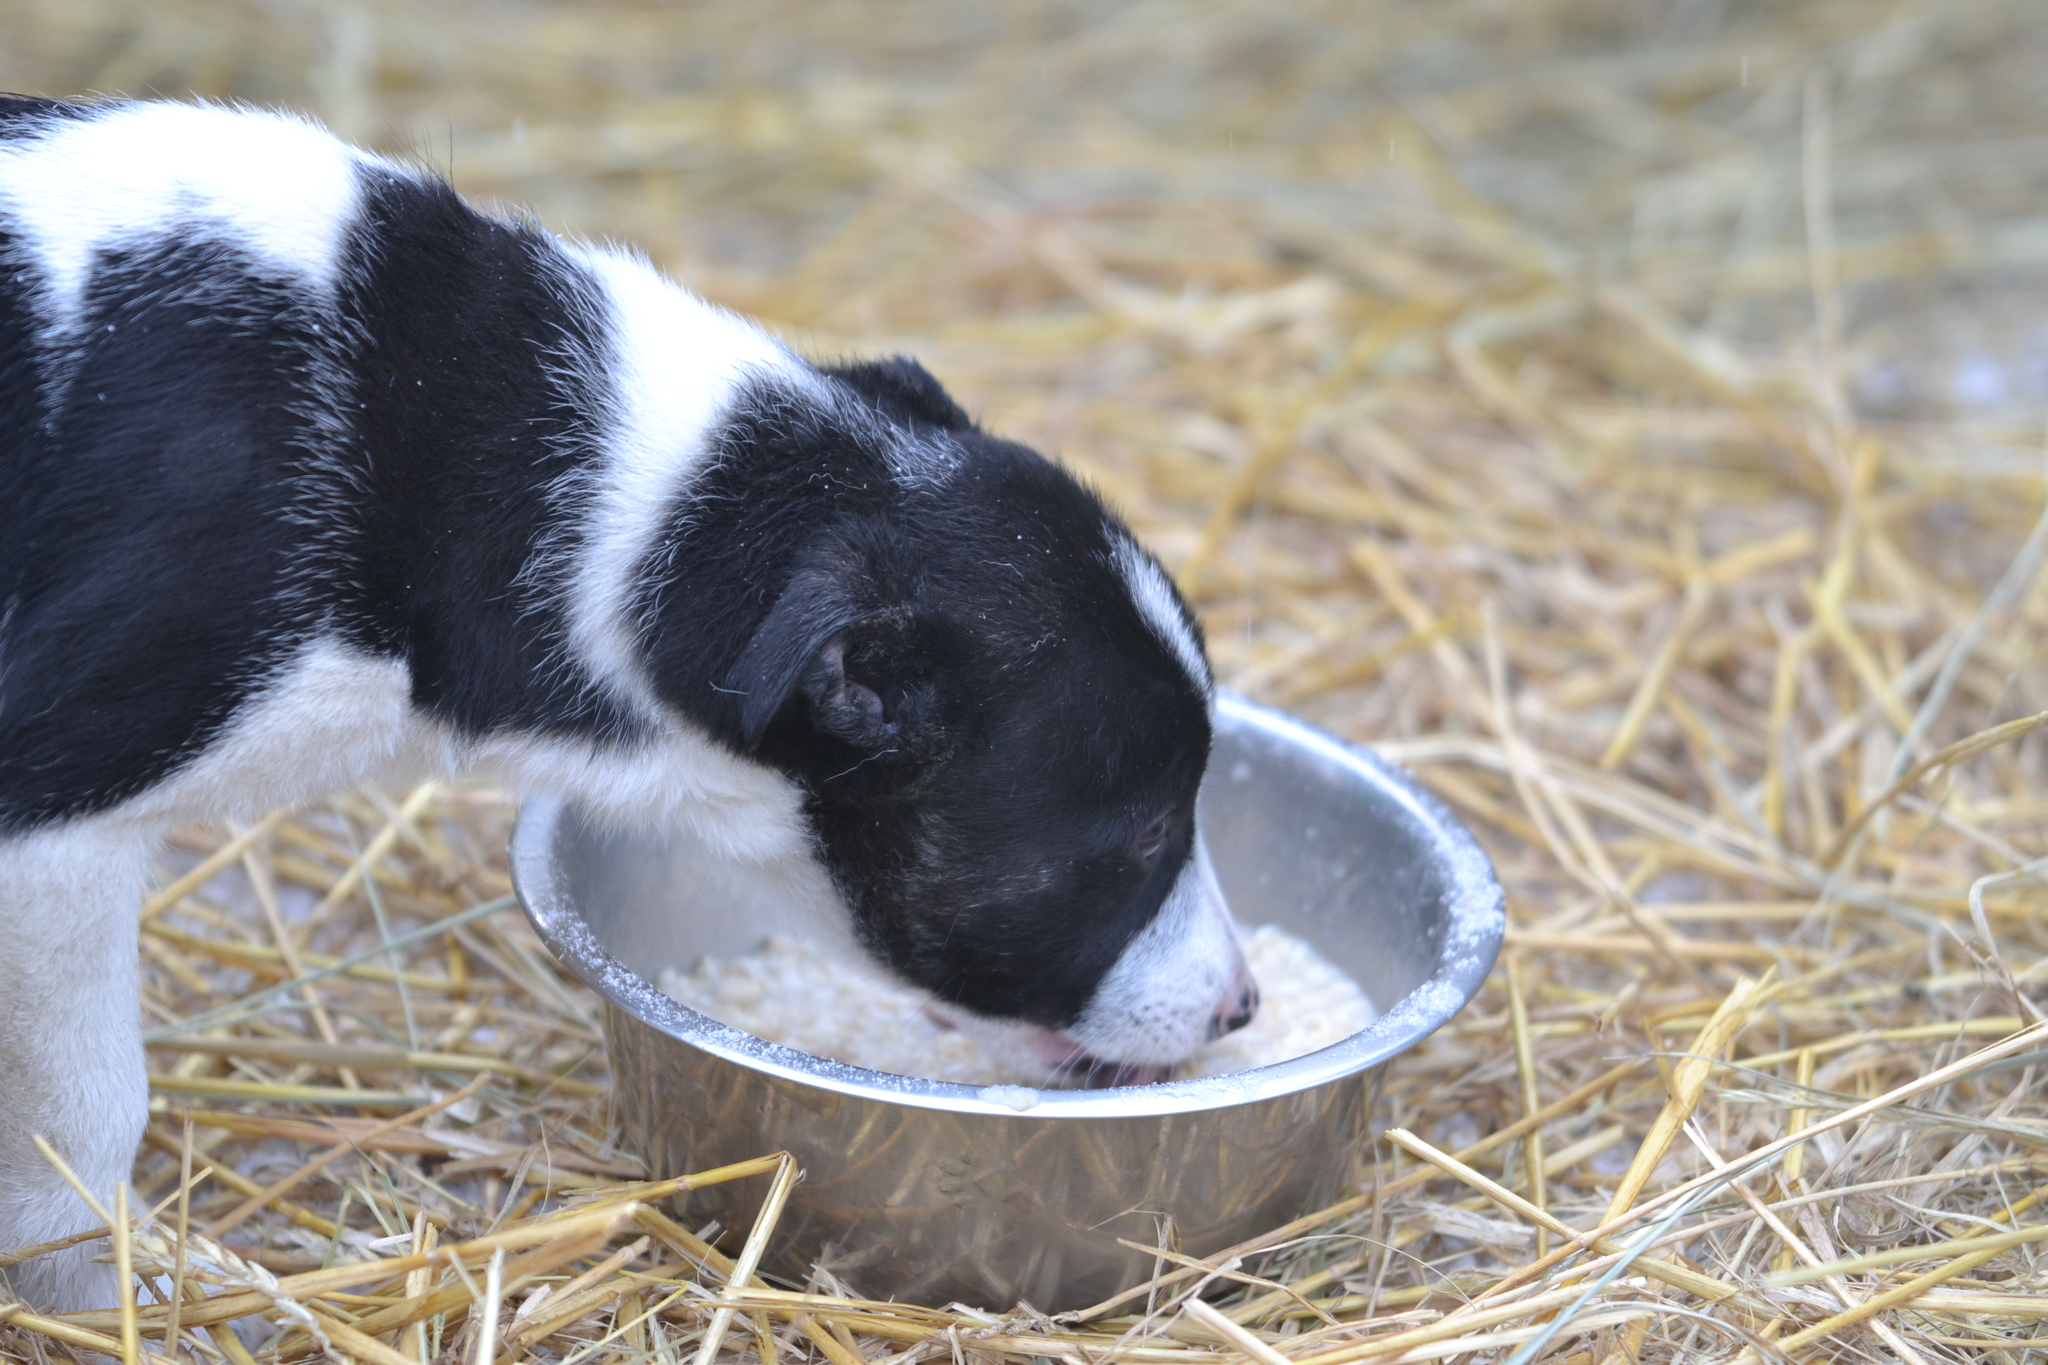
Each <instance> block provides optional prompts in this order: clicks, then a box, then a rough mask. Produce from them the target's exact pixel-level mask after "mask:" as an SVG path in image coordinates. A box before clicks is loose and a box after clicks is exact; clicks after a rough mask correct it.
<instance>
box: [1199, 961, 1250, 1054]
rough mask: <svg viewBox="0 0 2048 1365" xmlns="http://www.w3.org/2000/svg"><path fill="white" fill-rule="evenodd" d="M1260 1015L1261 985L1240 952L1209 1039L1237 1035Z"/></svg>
mask: <svg viewBox="0 0 2048 1365" xmlns="http://www.w3.org/2000/svg"><path fill="white" fill-rule="evenodd" d="M1258 1013H1259V983H1258V982H1256V981H1254V980H1253V979H1252V969H1251V967H1250V965H1249V964H1247V963H1246V962H1245V960H1244V954H1243V953H1242V952H1239V953H1238V955H1237V967H1236V970H1235V971H1233V972H1232V973H1231V977H1230V985H1229V987H1228V988H1227V989H1225V990H1224V992H1223V999H1222V1001H1221V1002H1220V1003H1219V1004H1218V1005H1217V1006H1216V1013H1215V1015H1214V1016H1213V1017H1212V1018H1211V1019H1210V1020H1209V1037H1210V1038H1211V1039H1216V1038H1221V1037H1222V1036H1223V1035H1224V1034H1226V1033H1235V1032H1237V1031H1238V1030H1239V1029H1241V1028H1243V1027H1244V1026H1245V1025H1246V1024H1249V1023H1250V1022H1251V1021H1252V1020H1253V1019H1255V1018H1257V1017H1258Z"/></svg>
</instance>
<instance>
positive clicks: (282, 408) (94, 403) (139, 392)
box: [0, 239, 321, 826]
mask: <svg viewBox="0 0 2048 1365" xmlns="http://www.w3.org/2000/svg"><path fill="white" fill-rule="evenodd" d="M7 259H8V266H7V268H8V271H9V275H10V283H11V286H12V287H11V288H10V289H9V290H7V291H4V292H0V376H4V378H0V420H4V422H5V428H4V436H0V440H4V442H5V446H4V450H0V673H4V675H5V686H6V700H7V705H6V706H5V708H4V709H0V826H22V825H25V824H33V823H38V822H40V821H43V820H47V819H51V818H55V817H58V816H62V815H68V814H78V813H82V812H84V811H89V810H97V809H103V808H105V807H107V806H111V805H113V804H116V803H117V802H119V801H121V800H123V799H125V798H127V797H128V796H131V795H133V794H135V793H136V792H139V791H141V790H143V789H144V788H146V787H148V786H149V785H151V784H152V783H154V782H156V781H158V780H159V779H161V778H162V777H164V776H165V775H166V774H168V773H169V772H170V771H171V770H173V769H174V768H175V767H176V766H177V765H178V764H179V763H180V762H182V761H183V760H185V759H186V758H188V757H190V756H191V755H192V754H193V753H195V752H197V751H198V750H199V749H200V748H201V747H203V746H204V745H205V743H206V742H207V741H208V740H209V739H210V738H211V737H212V736H213V735H214V734H215V733H216V732H217V731H218V730H219V728H220V726H221V725H222V724H223V723H224V722H225V721H226V720H227V719H228V717H229V716H230V715H231V714H232V713H233V711H234V709H235V707H236V706H237V705H239V704H240V702H241V701H242V700H243V699H244V698H245V697H246V696H247V695H248V693H249V692H250V690H251V689H252V688H253V687H254V686H255V685H256V684H257V683H258V682H259V681H260V680H261V676H262V673H263V671H264V669H265V667H266V665H267V664H268V663H269V662H270V661H271V660H272V659H273V658H274V657H275V656H276V654H277V653H278V651H279V649H280V647H281V644H282V642H284V641H285V640H286V639H287V638H288V637H290V636H291V635H292V634H293V633H294V632H295V631H296V630H299V629H301V628H302V627H303V626H304V624H305V620H304V614H303V611H301V610H299V609H297V608H295V606H294V604H292V603H291V602H289V601H287V599H286V594H285V593H284V592H283V591H282V586H283V584H284V581H285V579H286V577H287V573H288V569H289V566H290V560H291V554H292V547H293V544H294V542H295V540H297V539H298V536H299V532H298V531H297V530H296V529H295V528H294V527H293V526H292V525H291V524H290V519H289V516H288V512H289V510H290V507H289V504H290V500H291V481H290V474H291V470H292V467H293V464H294V463H295V460H296V458H297V456H298V454H299V453H300V452H302V451H303V450H304V449H305V448H306V446H307V445H308V443H309V442H311V441H312V440H313V439H314V437H313V433H312V432H311V431H310V430H309V427H308V423H307V421H306V419H305V418H304V417H303V416H302V415H301V412H300V410H299V407H298V404H299V400H300V399H301V398H302V397H303V391H302V387H301V382H300V381H301V377H302V375H303V372H304V370H305V368H306V366H307V364H308V363H309V359H310V357H311V356H313V355H314V354H315V353H316V351H317V349H318V347H319V345H320V344H321V341H320V338H319V337H318V335H317V334H315V333H313V332H312V331H311V330H310V327H309V324H310V322H311V321H312V319H311V318H310V317H309V316H308V314H307V313H306V312H305V311H304V310H303V309H301V308H300V307H298V306H297V303H296V301H295V298H294V292H293V291H292V290H291V289H290V287H289V286H287V285H285V284H283V283H281V282H279V281H276V280H268V279H265V278H263V277H262V276H261V274H260V273H259V272H258V270H257V268H256V266H255V265H254V264H253V263H252V262H251V261H250V260H248V259H247V258H246V257H243V256H241V255H239V254H238V253H237V252H235V251H234V250H233V249H232V248H229V247H227V246H224V245H222V244H219V243H215V242H207V241H205V240H203V239H201V240H194V241H191V242H186V243H177V242H172V243H167V244H164V245H158V246H154V247H149V248H144V249H141V250H138V251H134V252H124V253H119V254H116V255H112V256H108V257H103V258H102V259H101V260H100V261H98V262H97V263H96V265H95V268H94V271H93V275H92V279H91V283H90V285H89V287H88V289H87V292H86V299H85V308H84V310H83V315H82V317H81V319H80V324H79V327H78V329H77V331H76V333H75V337H76V340H75V341H74V342H73V344H71V345H69V346H66V347H63V348H61V349H60V350H58V351H57V352H56V353H55V354H53V355H47V356H43V355H39V353H38V349H37V347H36V346H35V344H34V342H33V339H32V329H33V327H34V325H35V315H34V313H33V312H32V310H31V308H30V306H29V303H28V300H27V299H25V298H24V297H23V296H22V294H21V290H20V286H21V284H22V283H23V282H24V278H25V274H26V272H25V271H24V269H23V267H22V263H21V262H20V259H19V257H18V256H17V255H15V254H14V253H13V252H11V251H10V253H9V255H8V258H7ZM30 699H41V705H39V706H38V705H24V704H23V703H24V702H27V701H29V700H30Z"/></svg>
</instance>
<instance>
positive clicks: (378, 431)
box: [342, 172, 624, 734]
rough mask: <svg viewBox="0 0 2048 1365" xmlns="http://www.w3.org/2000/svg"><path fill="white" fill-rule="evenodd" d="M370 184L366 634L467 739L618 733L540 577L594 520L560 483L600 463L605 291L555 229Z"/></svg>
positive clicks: (388, 179) (348, 315)
mask: <svg viewBox="0 0 2048 1365" xmlns="http://www.w3.org/2000/svg"><path fill="white" fill-rule="evenodd" d="M365 181H366V183H365V185H364V199H365V204H364V208H363V212H362V218H361V221H360V222H359V224H358V225H357V228H356V231H355V233H354V234H353V240H352V243H351V248H350V254H351V257H352V258H353V259H354V260H355V261H357V262H359V265H358V266H357V268H356V269H354V270H353V271H352V279H353V283H352V285H351V287H350V288H349V289H348V290H347V293H346V295H345V297H344V299H343V302H342V311H343V315H344V318H345V320H346V322H347V325H348V329H349V333H350V335H351V336H352V337H353V338H355V342H354V350H353V353H352V370H353V379H354V384H355V390H356V393H357V395H358V402H359V404H360V407H359V409H358V411H357V412H356V414H355V415H354V422H355V427H356V432H357V439H358V442H359V446H358V450H359V455H358V459H359V460H360V468H359V472H358V473H357V475H356V477H357V478H358V479H359V481H360V489H359V493H358V497H359V499H360V503H359V506H358V507H357V508H356V509H354V515H353V516H352V518H351V521H350V526H351V531H350V536H349V540H348V544H349V547H350V549H349V555H348V558H349V561H350V563H349V566H348V573H349V577H350V579H351V583H350V587H351V595H350V597H349V599H348V602H347V616H346V620H347V621H348V624H349V627H350V632H351V634H352V636H353V637H354V638H355V639H356V641H357V642H358V643H359V644H361V645H363V646H364V647H365V648H368V649H372V650H375V651H378V652H380V653H385V654H389V655H392V656H395V657H398V658H402V659H404V660H405V661H406V662H407V664H408V665H409V666H410V667H411V670H412V679H413V701H414V703H415V704H416V705H417V706H419V707H420V708H421V709H422V710H425V711H427V712H428V713H430V714H432V715H434V716H435V717H437V718H439V719H441V720H443V721H445V722H448V723H449V724H451V725H454V726H455V727H457V728H458V729H460V730H463V731H466V732H468V733H471V734H490V733H495V732H500V731H505V730H511V729H530V730H540V731H572V732H576V733H583V734H592V733H600V732H603V733H618V732H620V731H622V730H623V728H624V721H623V719H622V717H621V716H620V715H619V714H618V713H617V712H616V711H615V710H613V709H612V708H610V707H608V706H607V705H606V704H605V703H604V702H603V701H602V700H601V698H600V696H599V694H598V693H597V691H596V690H595V689H594V688H593V687H592V686H591V685H590V683H589V680H588V679H586V678H584V677H583V676H581V674H580V673H578V672H577V671H576V670H575V669H574V668H573V667H571V666H570V664H569V662H568V658H567V653H566V644H565V640H564V632H565V627H564V623H563V618H562V613H561V610H560V607H559V604H558V603H557V602H556V601H555V599H554V596H553V594H552V592H551V591H550V590H551V589H552V587H553V584H551V583H548V582H541V581H533V578H532V571H533V569H534V568H535V557H536V555H538V554H539V553H540V552H541V551H542V549H543V548H544V546H543V542H544V540H545V539H546V538H547V536H548V535H549V533H550V532H553V533H554V534H556V535H560V536H563V537H572V536H573V532H572V530H571V529H570V528H569V527H568V526H566V525H565V524H564V523H565V522H567V521H570V520H572V519H573V516H574V515H575V514H576V512H577V511H579V510H580V509H577V508H573V507H565V506H564V505H562V503H561V500H560V499H559V498H557V497H555V496H552V495H551V493H550V490H551V489H552V488H554V487H555V486H557V485H559V484H560V482H561V481H562V480H563V479H564V477H565V476H567V475H569V474H571V473H572V471H574V470H576V469H577V468H579V467H581V466H583V465H585V464H586V463H588V462H589V461H591V460H593V459H595V458H596V455H597V451H596V445H595V437H594V436H593V434H592V427H593V424H594V414H595V413H596V411H597V410H598V408H599V403H598V395H596V394H593V393H589V392H585V391H584V388H583V381H582V379H581V376H580V374H579V371H580V370H582V369H584V368H587V362H588V361H589V359H590V358H591V357H601V356H602V354H603V347H604V345H605V341H604V338H603V337H602V336H601V335H599V334H597V332H596V331H595V329H594V327H593V319H595V318H596V317H597V316H599V314H598V308H597V305H596V304H595V302H594V301H592V300H591V299H589V298H582V297H579V296H578V294H579V291H581V290H584V289H588V288H589V287H590V286H589V285H588V284H587V283H586V282H585V281H583V280H581V279H580V277H579V276H578V275H577V273H576V271H575V269H574V267H573V266H571V264H570V263H569V262H568V261H567V260H566V259H565V258H564V257H563V256H562V255H561V253H560V252H559V251H557V250H556V249H555V247H554V246H553V244H552V243H551V242H550V241H549V240H548V239H547V238H546V237H545V236H544V235H543V234H541V233H539V232H538V231H536V230H533V229H530V228H526V227H523V226H519V225H515V224H509V223H505V222H501V221H499V220H497V219H493V218H487V217H485V216H483V215H482V214H479V213H477V212H476V211H475V210H473V209H471V208H469V207H468V206H467V205H465V204H464V203H463V202H462V201H461V200H460V199H459V198H457V197H456V195H455V192H454V191H453V190H451V189H449V188H448V187H447V186H446V185H444V184H442V183H441V182H439V181H435V180H418V179H411V178H407V177H401V176H397V175H392V174H389V173H384V172H370V173H366V176H365ZM564 543H565V545H566V547H567V548H568V549H570V550H573V549H574V541H573V539H567V540H565V542H564Z"/></svg>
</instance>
